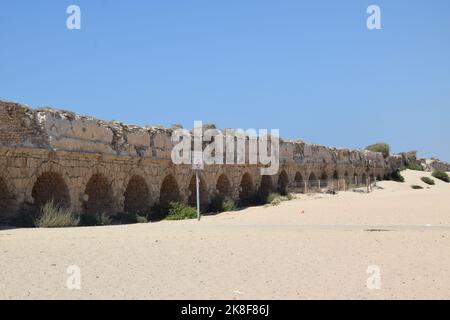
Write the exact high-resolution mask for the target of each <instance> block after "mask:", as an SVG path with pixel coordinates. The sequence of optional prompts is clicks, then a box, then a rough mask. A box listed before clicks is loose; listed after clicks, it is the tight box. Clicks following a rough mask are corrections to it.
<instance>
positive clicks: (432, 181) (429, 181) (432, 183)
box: [420, 177, 435, 186]
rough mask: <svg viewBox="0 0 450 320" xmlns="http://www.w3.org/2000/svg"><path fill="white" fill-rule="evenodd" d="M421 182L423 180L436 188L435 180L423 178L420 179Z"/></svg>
mask: <svg viewBox="0 0 450 320" xmlns="http://www.w3.org/2000/svg"><path fill="white" fill-rule="evenodd" d="M420 180H422V181H423V182H425V183H426V184H429V185H430V186H434V184H435V182H434V180H433V179H431V178H428V177H422V178H420Z"/></svg>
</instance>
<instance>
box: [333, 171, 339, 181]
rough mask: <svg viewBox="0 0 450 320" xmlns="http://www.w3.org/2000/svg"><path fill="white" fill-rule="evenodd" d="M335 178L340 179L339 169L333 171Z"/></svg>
mask: <svg viewBox="0 0 450 320" xmlns="http://www.w3.org/2000/svg"><path fill="white" fill-rule="evenodd" d="M333 179H334V180H339V173H338V172H337V170H334V172H333Z"/></svg>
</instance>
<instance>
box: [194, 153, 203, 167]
mask: <svg viewBox="0 0 450 320" xmlns="http://www.w3.org/2000/svg"><path fill="white" fill-rule="evenodd" d="M192 154H193V159H192V170H203V169H204V164H203V152H202V151H194V152H193V153H192Z"/></svg>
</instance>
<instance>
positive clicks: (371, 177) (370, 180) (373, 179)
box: [369, 174, 375, 183]
mask: <svg viewBox="0 0 450 320" xmlns="http://www.w3.org/2000/svg"><path fill="white" fill-rule="evenodd" d="M369 182H370V183H374V182H375V177H374V175H373V174H371V175H370V177H369Z"/></svg>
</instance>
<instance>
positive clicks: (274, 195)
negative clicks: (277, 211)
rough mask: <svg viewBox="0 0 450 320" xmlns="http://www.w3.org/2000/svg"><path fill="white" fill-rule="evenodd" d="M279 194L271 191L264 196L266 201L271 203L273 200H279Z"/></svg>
mask: <svg viewBox="0 0 450 320" xmlns="http://www.w3.org/2000/svg"><path fill="white" fill-rule="evenodd" d="M280 197H281V195H280V194H279V193H276V192H271V193H269V195H268V196H267V198H266V203H269V204H272V202H273V201H274V200H279V199H280ZM280 202H281V201H280Z"/></svg>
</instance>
